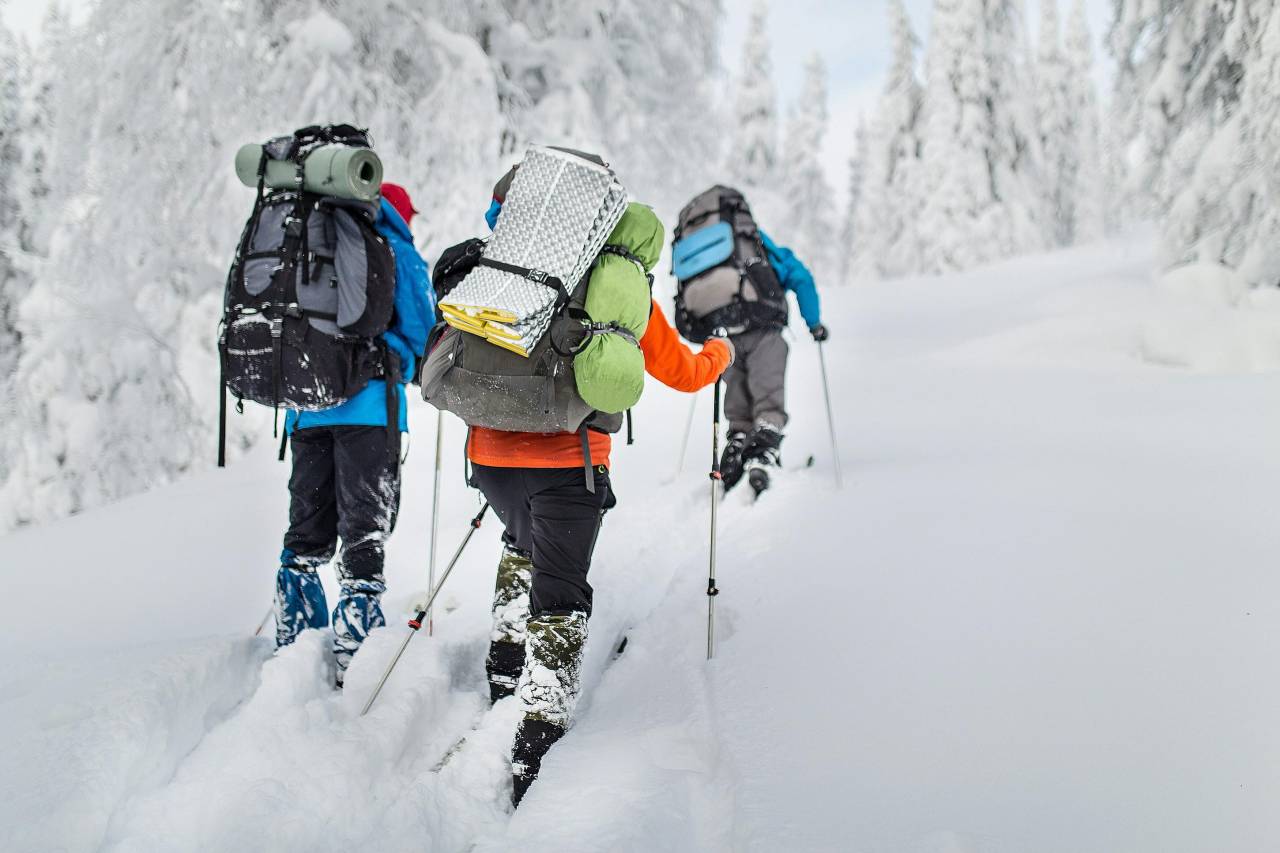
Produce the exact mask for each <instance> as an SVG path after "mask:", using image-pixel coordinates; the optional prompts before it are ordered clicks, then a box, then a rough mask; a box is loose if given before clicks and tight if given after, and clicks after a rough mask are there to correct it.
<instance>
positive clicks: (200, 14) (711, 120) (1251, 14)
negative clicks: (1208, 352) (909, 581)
mask: <svg viewBox="0 0 1280 853" xmlns="http://www.w3.org/2000/svg"><path fill="white" fill-rule="evenodd" d="M1060 1H1061V2H1065V3H1066V4H1067V5H1065V6H1063V7H1062V8H1059V5H1058V3H1059V2H1060ZM884 2H885V3H886V4H887V10H888V20H889V28H888V30H887V31H886V32H885V33H884V35H883V37H884V39H885V40H886V42H887V43H888V44H889V45H890V47H891V56H892V59H891V62H890V64H889V65H888V67H887V68H885V69H884V72H883V89H882V90H881V93H880V95H879V98H878V101H877V103H876V105H875V108H874V110H872V111H870V112H869V113H868V114H867V115H865V116H864V117H863V121H862V124H861V126H860V127H859V129H858V131H857V133H856V136H855V137H854V138H853V139H850V140H848V146H849V147H848V152H849V153H848V156H849V158H850V166H851V168H850V170H849V179H848V182H847V184H846V185H845V186H841V187H833V186H831V185H830V179H829V171H828V168H827V166H828V164H826V163H824V157H823V150H824V145H825V137H826V134H827V133H828V121H829V119H828V104H827V97H828V96H827V86H828V80H827V73H826V69H825V67H824V64H823V61H822V58H821V57H820V56H817V55H814V56H811V57H802V58H801V59H800V60H794V61H803V62H804V76H803V86H802V89H801V91H800V92H798V93H797V95H796V97H795V98H793V99H791V100H790V103H789V105H787V106H786V108H785V109H784V105H783V104H782V103H781V102H780V98H779V94H778V90H777V86H776V85H775V81H774V77H773V73H774V69H773V67H772V59H771V51H770V44H769V33H770V27H769V15H770V13H771V12H770V10H769V9H768V8H767V6H766V4H765V3H764V2H763V0H761V2H757V3H756V5H755V6H754V8H751V7H749V6H748V5H747V4H745V3H744V4H738V3H734V4H726V3H721V2H715V0H614V1H613V2H611V3H608V4H606V5H607V9H608V11H605V12H602V11H601V8H602V7H601V4H599V3H597V2H591V0H563V2H556V3H545V2H531V3H518V4H517V3H510V2H504V0H477V2H468V3H462V2H457V0H419V2H415V3H410V4H406V3H403V2H397V0H367V2H363V3H359V4H354V3H339V2H332V0H240V2H235V3H211V2H190V0H130V2H125V0H101V2H99V3H98V4H96V6H94V7H93V11H92V12H91V13H90V15H89V18H88V20H85V21H76V22H72V21H69V20H67V19H65V18H64V16H63V15H62V14H61V13H59V12H58V10H57V9H58V7H57V5H56V4H55V5H53V6H52V7H51V8H52V9H53V11H51V13H50V14H49V16H48V19H47V21H46V22H45V25H44V29H43V33H42V35H41V38H40V39H39V42H38V44H37V45H36V46H34V47H33V46H31V45H28V44H26V43H24V42H22V41H21V40H19V39H18V38H16V37H15V36H14V35H13V34H12V33H10V32H8V31H6V30H5V29H4V27H3V25H0V175H3V176H4V179H3V180H0V530H4V529H8V528H12V527H14V526H17V525H21V524H24V523H31V522H38V521H42V520H46V519H49V518H54V517H58V516H62V515H66V514H69V513H73V512H76V511H79V510H81V509H84V508H87V507H90V506H93V505H96V504H100V503H103V502H105V501H108V500H111V499H115V498H118V497H121V496H123V495H127V494H131V493H134V492H138V491H141V490H143V489H145V488H148V487H149V486H151V485H153V484H155V483H157V482H161V481H164V480H166V479H170V478H172V477H174V476H176V475H178V474H180V473H182V472H184V471H187V470H190V469H192V468H194V467H201V466H204V465H206V464H208V462H209V459H210V449H211V447H212V443H213V434H214V421H215V415H216V408H215V402H216V395H215V392H216V359H215V357H214V330H215V325H216V321H217V316H218V306H219V300H220V298H221V285H222V281H223V276H224V275H225V270H226V267H227V265H228V262H229V259H230V247H231V246H232V245H233V244H234V240H235V237H236V234H237V232H238V229H239V227H240V224H241V223H242V222H243V219H244V217H245V215H246V213H247V204H248V195H247V193H246V191H245V190H244V188H243V187H241V186H240V185H239V184H238V182H237V181H236V179H235V177H234V174H233V172H232V169H231V168H230V163H231V158H232V153H233V152H234V150H235V148H236V147H237V146H238V145H239V144H240V143H242V142H244V141H248V140H257V139H261V138H264V137H265V136H269V135H272V134H276V133H280V132H287V131H289V130H290V129H292V128H293V127H295V126H299V125H303V124H309V123H313V122H316V121H352V122H354V123H357V124H360V125H362V126H367V127H369V128H371V129H372V131H373V134H374V138H375V141H376V142H377V145H378V148H379V151H380V153H381V154H382V155H383V158H384V161H385V163H386V167H387V176H388V179H390V180H395V181H397V182H400V183H403V184H406V185H408V186H410V187H412V188H413V189H414V191H415V201H416V203H417V206H418V208H419V209H421V210H423V211H425V212H426V215H424V216H423V217H421V221H420V223H418V229H417V230H418V233H417V238H418V241H419V244H420V246H421V248H422V249H423V252H424V254H425V255H426V256H427V257H428V258H429V259H432V258H434V256H435V255H437V254H438V253H439V251H440V250H441V249H442V248H444V247H445V246H447V245H449V244H450V243H451V242H453V241H455V240H457V239H460V238H462V237H464V236H469V235H470V234H472V233H475V232H477V231H479V230H480V229H481V228H482V227H483V226H482V221H481V214H482V213H483V210H484V206H485V202H486V196H487V188H488V187H489V186H490V185H491V184H492V182H493V180H494V178H495V176H496V175H497V174H499V173H500V172H501V170H502V169H504V168H505V166H506V165H508V164H509V160H510V159H511V158H513V157H515V156H518V153H519V151H521V150H522V149H523V146H525V145H526V144H528V143H529V142H531V141H550V142H566V143H570V142H571V143H573V144H574V145H575V146H577V147H582V148H587V149H593V150H599V151H602V152H604V153H605V154H606V155H607V156H608V158H609V159H610V160H611V161H612V162H613V164H614V165H615V166H616V167H617V169H618V170H619V172H620V174H621V176H622V177H623V179H624V181H626V182H627V183H628V184H629V185H630V186H632V187H634V188H636V190H637V193H638V195H639V196H640V197H641V198H642V199H643V200H645V201H648V202H651V203H653V204H655V206H657V208H658V209H659V211H660V212H662V213H663V214H664V215H665V216H668V217H669V216H670V215H671V214H672V213H673V212H674V211H675V210H676V209H678V207H679V206H680V205H681V204H682V203H683V201H684V200H686V199H687V197H688V196H689V195H690V194H691V193H693V192H696V191H697V190H699V189H701V188H703V187H705V186H706V185H708V184H710V183H712V182H716V181H720V182H733V183H736V184H738V185H740V186H742V188H743V189H744V190H746V191H747V192H748V194H749V195H750V197H751V198H752V200H753V203H754V204H755V205H756V206H757V208H758V209H759V212H760V214H761V219H762V221H763V222H765V223H766V226H767V227H768V226H769V223H781V222H785V223H786V234H785V239H786V242H787V243H788V244H790V245H792V247H793V248H794V249H795V250H796V251H797V253H798V254H799V255H800V256H801V257H802V258H804V259H805V261H806V262H807V263H809V265H810V266H811V267H812V268H813V269H814V270H815V272H816V274H817V277H818V280H819V284H820V286H822V287H830V286H835V285H839V284H844V283H850V282H856V281H859V280H865V279H869V278H893V277H898V276H903V275H909V274H935V273H946V272H950V271H955V270H962V269H969V268H972V267H975V266H979V265H982V264H985V263H988V262H991V261H995V260H998V259H1001V258H1005V257H1009V256H1013V255H1017V254H1020V253H1026V252H1034V251H1041V250H1046V249H1052V248H1055V247H1062V246H1069V245H1073V244H1077V243H1081V242H1087V241H1092V240H1096V239H1099V238H1100V237H1102V236H1104V235H1105V234H1107V233H1111V232H1114V231H1116V230H1119V229H1123V228H1128V227H1130V226H1132V225H1134V224H1137V223H1140V222H1143V221H1148V220H1151V221H1155V222H1156V223H1157V225H1158V227H1159V233H1160V235H1161V241H1162V255H1161V258H1162V262H1163V264H1164V265H1165V267H1166V268H1173V267H1176V266H1179V265H1184V264H1189V263H1202V262H1209V263H1218V264H1222V265H1225V266H1227V267H1229V268H1231V269H1232V270H1233V271H1235V272H1236V273H1238V275H1239V276H1241V277H1242V278H1243V279H1244V280H1246V281H1247V282H1248V283H1249V284H1251V285H1255V286H1264V285H1266V286H1273V285H1275V284H1276V283H1277V282H1278V281H1280V246H1278V243H1277V240H1276V238H1277V236H1280V11H1277V9H1276V6H1277V0H1216V2H1210V0H1164V2H1161V3H1153V2H1150V0H1115V2H1114V7H1115V8H1114V20H1113V23H1112V26H1111V27H1110V30H1109V32H1108V33H1106V45H1107V49H1108V51H1109V53H1110V58H1111V60H1113V61H1114V63H1115V67H1116V74H1115V79H1114V84H1113V86H1112V87H1111V89H1110V90H1109V91H1105V92H1099V91H1098V88H1097V85H1096V82H1095V81H1096V79H1097V75H1096V73H1095V71H1094V68H1095V65H1096V63H1097V62H1098V61H1099V58H1098V57H1096V56H1095V55H1094V52H1093V44H1094V37H1093V34H1092V33H1090V31H1089V26H1088V21H1087V18H1086V14H1085V6H1084V2H1083V0H1035V2H1036V5H1035V6H1034V7H1031V6H1028V7H1026V8H1024V4H1023V0H934V2H933V3H932V14H931V18H930V20H929V21H928V22H927V23H928V32H929V38H928V39H927V42H926V41H924V40H922V39H921V38H920V36H919V35H918V32H920V29H919V28H918V27H917V23H919V22H913V21H911V20H910V18H909V16H908V13H907V9H906V7H905V5H904V3H903V0H884ZM781 13H782V11H781V10H780V9H778V8H775V9H773V10H772V14H781ZM726 14H742V15H749V16H750V19H749V21H748V22H747V27H746V28H747V36H746V39H745V43H744V45H743V49H742V53H741V56H740V57H738V58H736V61H731V62H730V63H729V65H730V66H731V67H729V68H727V69H722V68H720V61H719V58H718V57H719V54H718V45H719V39H720V33H721V25H722V21H723V16H724V15H726ZM1032 15H1035V16H1036V18H1035V20H1038V26H1037V27H1036V28H1035V31H1036V38H1035V40H1034V43H1033V40H1032V38H1031V36H1030V32H1031V29H1032V28H1031V27H1030V23H1031V21H1029V20H1028V18H1030V17H1031V16H1032ZM778 227H781V226H780V225H779V226H778ZM234 423H235V424H236V425H237V427H236V429H237V431H235V432H233V436H232V437H233V444H234V446H235V447H236V448H243V447H245V446H247V444H248V443H249V442H250V441H251V440H252V439H253V438H254V437H256V436H260V435H261V433H262V430H261V423H260V422H259V421H254V420H253V418H252V417H251V418H249V419H246V420H245V421H240V420H235V422H234Z"/></svg>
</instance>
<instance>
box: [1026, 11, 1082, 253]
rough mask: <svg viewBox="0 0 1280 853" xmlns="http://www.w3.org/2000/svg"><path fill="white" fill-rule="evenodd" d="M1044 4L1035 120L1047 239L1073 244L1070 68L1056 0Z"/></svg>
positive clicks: (1074, 163) (1073, 119) (1074, 167)
mask: <svg viewBox="0 0 1280 853" xmlns="http://www.w3.org/2000/svg"><path fill="white" fill-rule="evenodd" d="M1039 2H1040V46H1039V50H1038V51H1037V52H1036V67H1035V72H1036V73H1035V100H1036V120H1037V128H1038V129H1039V133H1040V145H1041V150H1042V151H1043V152H1044V172H1043V174H1044V181H1045V186H1044V193H1045V198H1046V200H1047V202H1048V210H1047V214H1048V222H1047V225H1048V228H1049V238H1050V240H1051V241H1052V242H1053V244H1054V245H1057V246H1069V245H1071V243H1072V242H1073V240H1074V226H1075V198H1074V189H1075V174H1076V170H1077V169H1078V167H1079V166H1078V162H1077V157H1078V152H1077V151H1076V145H1075V143H1076V136H1077V135H1076V130H1075V123H1076V116H1075V115H1074V113H1073V112H1072V107H1073V106H1074V105H1073V104H1072V103H1071V87H1072V83H1073V81H1072V79H1071V74H1072V69H1071V68H1070V66H1069V65H1068V64H1067V57H1066V54H1065V53H1064V52H1063V50H1062V40H1061V31H1060V29H1059V26H1058V0H1039Z"/></svg>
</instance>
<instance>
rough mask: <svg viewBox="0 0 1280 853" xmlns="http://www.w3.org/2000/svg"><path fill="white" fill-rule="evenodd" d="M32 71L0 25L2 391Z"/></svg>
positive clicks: (13, 341) (13, 320) (8, 368)
mask: <svg viewBox="0 0 1280 853" xmlns="http://www.w3.org/2000/svg"><path fill="white" fill-rule="evenodd" d="M3 11H4V5H3V4H0V13H3ZM28 67H29V63H28V62H27V61H25V58H24V56H23V49H22V46H21V45H20V44H19V43H18V40H17V39H16V38H15V37H14V35H13V33H12V32H10V31H9V30H8V28H7V27H5V25H4V21H3V19H0V175H2V176H4V178H3V180H0V391H3V390H7V389H6V385H5V383H6V380H7V379H8V377H9V375H10V374H11V373H12V372H13V369H14V366H15V365H16V363H17V358H18V346H19V341H20V338H19V335H18V330H17V317H16V316H15V315H16V313H17V304H18V301H19V299H20V298H21V294H20V293H19V277H20V276H19V271H18V264H19V260H18V253H19V251H20V247H19V242H20V238H21V235H20V232H21V228H22V221H23V214H24V207H25V206H26V205H25V201H26V200H25V199H23V198H21V196H20V195H19V186H20V185H19V182H18V180H16V178H17V176H18V175H19V174H20V173H21V170H22V148H21V143H20V139H21V134H22V127H21V124H20V120H21V118H22V95H23V91H24V89H25V82H26V81H25V79H24V78H25V76H26V71H27V68H28ZM2 465H3V463H0V466H2ZM2 474H3V470H2V469H0V475H2Z"/></svg>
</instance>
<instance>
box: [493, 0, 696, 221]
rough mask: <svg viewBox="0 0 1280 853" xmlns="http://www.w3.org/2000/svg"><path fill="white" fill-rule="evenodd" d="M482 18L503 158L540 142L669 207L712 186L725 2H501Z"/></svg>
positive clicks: (642, 0) (638, 0)
mask: <svg viewBox="0 0 1280 853" xmlns="http://www.w3.org/2000/svg"><path fill="white" fill-rule="evenodd" d="M474 14H475V16H476V22H475V23H473V24H472V27H473V28H478V29H479V30H480V31H481V32H482V33H484V37H483V39H482V42H483V44H484V45H485V49H486V51H487V52H488V53H489V54H490V56H491V57H492V58H493V62H494V65H495V68H496V70H497V73H498V76H499V94H500V99H501V108H502V113H503V117H504V121H505V122H506V125H505V130H504V134H503V138H504V148H503V154H504V155H506V156H509V157H510V158H512V159H514V158H517V157H519V155H520V154H521V153H523V151H524V149H525V147H526V146H527V145H529V144H531V143H536V144H567V145H573V146H574V147H578V148H585V149H587V150H591V151H597V152H599V153H601V154H602V155H604V156H605V157H606V159H608V160H609V161H610V163H611V164H612V165H613V166H614V167H615V168H616V169H617V170H618V171H619V174H620V176H621V178H622V179H623V181H624V182H625V183H627V184H628V185H629V186H631V187H633V188H634V191H635V192H636V193H637V195H638V196H639V197H640V198H642V199H643V200H645V201H648V202H651V203H656V204H658V205H659V206H660V207H663V208H665V209H672V208H678V207H679V206H680V205H681V204H683V203H684V201H685V199H684V198H683V197H684V195H685V194H687V193H688V192H689V191H690V189H689V188H690V187H695V186H699V187H700V186H702V185H704V184H706V183H708V182H709V181H710V180H712V177H713V175H714V174H715V168H716V166H717V160H718V158H717V156H716V152H717V151H718V149H719V147H720V142H719V140H720V138H721V133H720V129H721V126H720V122H721V118H720V115H719V113H718V112H717V109H716V102H715V100H714V98H713V97H712V93H711V91H710V89H709V87H710V80H711V78H712V74H713V72H714V71H715V69H716V67H717V58H716V57H717V54H716V40H717V34H718V26H719V18H720V14H721V5H720V2H719V0H615V2H611V3H608V4H605V5H604V6H602V5H601V4H600V3H599V2H596V0H556V2H534V3H522V4H511V3H501V4H499V3H493V4H480V5H479V6H478V7H477V8H476V10H475V12H474ZM496 177H497V176H496V175H495V176H494V177H493V179H496ZM493 179H491V180H493Z"/></svg>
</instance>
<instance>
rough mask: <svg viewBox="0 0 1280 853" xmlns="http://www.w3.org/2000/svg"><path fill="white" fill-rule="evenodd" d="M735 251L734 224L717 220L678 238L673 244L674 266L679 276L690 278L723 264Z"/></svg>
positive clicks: (672, 261) (676, 274)
mask: <svg viewBox="0 0 1280 853" xmlns="http://www.w3.org/2000/svg"><path fill="white" fill-rule="evenodd" d="M732 255H733V226H732V225H730V224H729V223H728V222H717V223H716V224H715V225H708V226H707V227H706V228H702V229H700V230H698V231H695V232H694V233H692V234H690V235H689V236H688V237H681V238H680V239H679V240H677V241H676V242H675V245H673V246H672V247H671V264H672V270H673V272H674V273H675V276H676V278H677V279H679V280H680V281H687V280H688V279H691V278H693V277H694V276H695V275H700V274H701V273H704V272H706V271H707V270H709V269H711V268H712V267H717V266H720V264H723V263H724V262H725V261H727V260H729V258H730V257H731V256H732Z"/></svg>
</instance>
